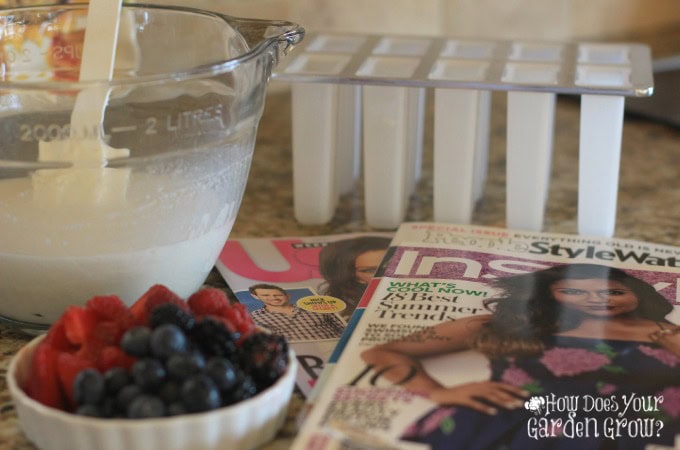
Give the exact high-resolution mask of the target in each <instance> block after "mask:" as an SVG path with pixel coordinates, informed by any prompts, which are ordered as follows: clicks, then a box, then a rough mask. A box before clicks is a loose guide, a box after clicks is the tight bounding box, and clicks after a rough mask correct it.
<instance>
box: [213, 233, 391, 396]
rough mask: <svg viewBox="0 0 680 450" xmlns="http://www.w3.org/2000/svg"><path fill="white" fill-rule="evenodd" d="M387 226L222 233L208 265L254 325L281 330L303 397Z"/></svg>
mask: <svg viewBox="0 0 680 450" xmlns="http://www.w3.org/2000/svg"><path fill="white" fill-rule="evenodd" d="M392 237H393V233H352V234H336V235H328V236H318V237H282V238H274V239H265V238H259V239H230V240H228V241H227V243H226V244H225V246H224V248H223V250H222V252H221V254H220V257H219V259H218V261H217V264H216V267H217V269H218V271H219V272H220V274H221V275H222V276H223V277H224V279H225V281H226V282H227V284H228V285H229V287H230V288H231V289H232V291H233V292H234V294H235V295H236V297H237V298H238V300H239V301H240V302H241V303H243V304H244V305H246V308H247V309H248V311H249V312H250V314H251V315H252V317H253V319H254V320H255V322H256V323H257V325H259V326H261V327H263V328H266V329H268V330H270V331H272V332H274V333H277V334H280V335H283V336H284V337H286V339H287V341H288V342H289V344H290V346H291V347H292V348H293V350H294V351H295V353H296V356H297V358H298V362H299V365H298V367H299V370H298V374H297V380H296V385H297V387H298V389H299V390H300V392H301V393H302V394H303V395H304V396H305V397H307V396H309V394H310V392H311V391H312V389H313V387H314V385H315V383H316V380H317V378H318V376H319V374H320V373H321V372H322V371H323V369H324V367H325V364H326V362H327V360H328V358H329V357H330V355H331V352H332V351H333V349H334V348H335V346H336V344H337V343H338V339H339V338H340V336H341V335H342V333H343V331H344V329H345V327H346V324H347V319H348V318H349V317H350V316H351V314H352V312H353V311H354V309H355V308H356V305H357V304H358V303H359V300H360V298H361V296H362V294H363V293H364V290H365V289H366V286H367V284H368V282H369V281H370V280H371V279H372V276H373V274H374V273H375V271H376V269H377V267H378V265H379V264H380V261H382V258H383V255H384V254H385V251H386V250H387V247H388V246H389V244H390V241H391V239H392Z"/></svg>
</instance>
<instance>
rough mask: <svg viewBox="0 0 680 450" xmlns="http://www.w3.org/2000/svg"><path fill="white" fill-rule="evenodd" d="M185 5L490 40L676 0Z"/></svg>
mask: <svg viewBox="0 0 680 450" xmlns="http://www.w3.org/2000/svg"><path fill="white" fill-rule="evenodd" d="M154 1H157V2H159V3H169V2H170V3H176V4H183V5H187V4H188V2H187V1H186V0H154ZM190 4H191V6H195V7H199V8H205V9H213V10H218V11H221V12H226V13H229V14H232V15H239V16H244V17H261V18H275V19H289V20H293V21H295V22H298V23H300V24H302V25H303V26H305V27H306V28H308V29H310V30H335V31H352V32H359V33H399V34H420V35H450V36H461V37H487V38H496V39H504V38H512V39H558V40H566V39H572V38H582V39H583V38H585V39H591V38H598V37H600V36H608V35H618V34H620V33H622V32H626V31H627V30H640V29H646V28H651V27H663V26H667V25H669V24H671V23H680V1H678V0H191V2H190Z"/></svg>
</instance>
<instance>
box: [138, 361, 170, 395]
mask: <svg viewBox="0 0 680 450" xmlns="http://www.w3.org/2000/svg"><path fill="white" fill-rule="evenodd" d="M165 376H166V372H165V367H163V364H162V363H161V362H160V361H159V360H157V359H153V358H143V359H140V360H138V361H137V362H135V363H134V364H133V365H132V379H133V380H134V381H135V384H136V385H138V386H139V387H141V388H142V389H143V390H144V391H147V392H152V391H155V390H156V389H158V388H160V387H161V385H162V384H163V382H164V381H165Z"/></svg>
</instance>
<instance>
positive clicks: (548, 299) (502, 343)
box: [362, 264, 680, 450]
mask: <svg viewBox="0 0 680 450" xmlns="http://www.w3.org/2000/svg"><path fill="white" fill-rule="evenodd" d="M494 286H495V287H496V288H498V289H499V292H500V293H501V294H500V295H499V296H497V297H495V298H492V299H487V300H486V301H485V304H486V305H487V307H488V308H489V309H490V311H492V313H491V314H488V315H483V316H473V317H467V318H463V319H459V320H456V321H451V322H446V323H442V324H439V325H437V326H435V327H434V328H433V329H430V330H425V331H423V332H421V333H419V334H420V339H418V336H414V335H412V336H408V337H406V338H404V339H402V340H400V341H393V342H388V343H386V344H383V345H379V346H376V347H374V348H372V349H369V350H367V351H365V352H364V353H363V354H362V358H363V359H364V361H365V362H366V363H368V364H372V365H373V366H374V367H375V370H376V371H377V370H380V369H381V368H386V367H391V369H390V370H388V371H385V373H386V375H389V378H390V379H391V380H392V381H393V382H397V381H396V380H403V379H404V377H406V378H407V380H408V381H406V382H404V383H403V385H404V386H405V387H406V388H408V389H411V390H414V391H418V392H421V393H423V394H424V395H427V396H428V397H429V398H430V399H431V400H432V401H434V402H435V403H437V404H438V405H440V406H439V407H437V408H436V409H434V410H433V411H431V412H430V413H428V414H427V415H426V416H425V417H422V418H421V419H419V420H418V421H417V422H416V423H414V424H412V425H411V426H410V427H409V428H408V429H407V430H406V431H405V432H404V434H403V436H402V439H405V440H410V441H416V442H422V443H427V444H429V445H430V446H431V447H432V448H433V449H465V450H476V449H480V450H481V449H535V448H540V449H547V448H549V449H572V448H578V449H579V450H588V449H644V447H645V445H646V444H648V443H659V444H663V445H669V446H672V445H673V444H674V437H675V434H676V433H680V422H679V417H680V334H679V333H678V330H680V328H678V327H676V326H675V325H673V324H671V323H670V322H668V321H667V320H666V319H665V317H666V316H667V315H668V314H669V313H670V312H671V310H672V309H673V307H672V305H671V304H670V303H669V302H668V300H666V299H665V298H664V297H663V296H661V295H660V294H659V293H658V292H656V290H655V289H654V288H653V287H652V286H650V285H649V284H647V283H645V282H644V281H642V280H639V279H637V278H635V277H633V276H631V275H628V274H627V273H625V272H624V271H622V270H618V269H615V268H610V267H605V266H600V265H594V264H568V265H560V266H555V267H552V268H549V269H544V270H539V271H536V272H533V273H528V274H522V275H517V276H511V277H507V278H502V279H499V280H497V281H496V283H495V285H494ZM467 349H476V350H479V351H480V352H482V353H483V354H485V355H486V356H487V357H488V359H489V362H490V369H491V379H490V380H488V381H481V380H480V381H479V382H471V383H464V384H460V385H456V386H443V385H441V384H440V383H439V382H438V381H436V380H435V379H434V378H432V377H431V376H430V375H429V374H427V373H426V372H425V370H424V368H423V366H422V365H421V364H420V363H419V361H418V360H419V358H422V357H429V356H435V355H442V354H447V353H451V352H456V351H462V350H467ZM397 368H400V369H402V372H401V373H399V372H400V370H397ZM451 370H452V371H455V370H462V371H464V370H465V367H455V366H452V367H451ZM409 373H410V374H411V375H413V376H410V377H409V376H407V374H409ZM631 395H634V396H637V397H639V398H645V399H649V400H650V401H653V400H654V397H656V400H657V401H656V404H647V406H648V408H647V409H648V411H643V410H642V409H644V408H640V407H628V408H625V406H626V403H625V401H626V400H629V399H630V398H631ZM570 396H575V397H570ZM624 396H626V397H624ZM649 396H652V397H649ZM660 397H663V399H660ZM560 398H561V399H568V398H578V399H580V400H579V403H575V404H572V406H574V408H571V410H572V411H574V412H575V414H574V415H572V416H570V415H569V408H562V410H558V409H560V408H559V407H558V406H556V404H552V405H550V404H547V405H546V403H545V401H546V400H550V399H552V400H556V399H560ZM606 399H609V403H608V404H606V405H605V401H606ZM595 403H598V404H599V405H600V406H599V407H594V406H593V405H594V404H595ZM565 404H566V403H563V404H562V406H564V405H565ZM637 404H638V405H639V404H640V403H637ZM631 405H633V403H630V404H629V406H631ZM551 406H552V408H551V409H552V410H549V409H546V407H548V408H550V407H551ZM643 406H644V405H643ZM624 409H625V411H624ZM570 417H571V418H572V422H571V423H570V424H567V422H566V421H567V419H569V418H570ZM532 418H533V419H532ZM539 418H544V419H548V422H546V421H544V422H540V421H539V420H538V419H539ZM556 418H561V419H562V422H561V425H560V426H554V427H552V428H545V429H543V428H541V424H545V423H548V424H549V423H550V422H549V420H550V419H556ZM616 419H619V421H618V422H615V421H616ZM623 419H627V420H628V421H629V422H627V424H628V423H631V422H636V425H635V427H638V425H640V424H641V423H643V422H644V419H648V420H647V421H646V422H644V423H646V424H648V423H653V424H655V427H654V429H653V431H654V433H653V436H652V437H649V436H645V437H641V433H640V430H638V428H635V429H632V428H629V427H626V426H624V425H623ZM650 421H652V422H650ZM576 422H581V423H583V424H584V425H585V428H581V429H580V432H579V433H576V432H575V428H572V429H568V428H567V426H572V427H573V425H574V424H575V423H576ZM553 423H556V422H553ZM609 425H618V426H619V429H618V435H617V434H616V433H615V432H614V431H612V430H610V429H606V427H607V426H609ZM631 426H632V425H631ZM576 431H578V430H576ZM610 434H612V436H609V435H610Z"/></svg>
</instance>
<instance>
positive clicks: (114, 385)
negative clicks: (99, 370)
mask: <svg viewBox="0 0 680 450" xmlns="http://www.w3.org/2000/svg"><path fill="white" fill-rule="evenodd" d="M131 381H132V380H131V379H130V374H128V371H127V370H125V369H124V368H122V367H113V368H111V369H109V370H107V371H106V373H105V374H104V382H105V384H106V392H108V393H110V394H116V393H117V392H118V391H120V390H121V389H123V387H125V386H127V385H128V384H130V382H131Z"/></svg>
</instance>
